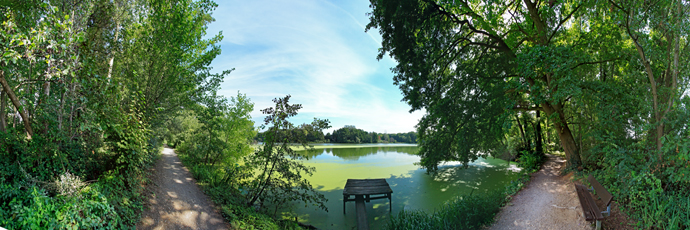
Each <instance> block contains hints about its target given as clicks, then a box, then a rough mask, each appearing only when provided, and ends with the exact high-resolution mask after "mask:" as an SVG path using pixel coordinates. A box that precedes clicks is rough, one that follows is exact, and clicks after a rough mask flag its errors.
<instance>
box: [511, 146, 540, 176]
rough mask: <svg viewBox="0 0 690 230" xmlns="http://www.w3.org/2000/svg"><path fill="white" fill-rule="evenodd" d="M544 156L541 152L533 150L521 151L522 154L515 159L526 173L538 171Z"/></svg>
mask: <svg viewBox="0 0 690 230" xmlns="http://www.w3.org/2000/svg"><path fill="white" fill-rule="evenodd" d="M544 160H545V157H544V155H543V154H539V153H536V152H535V151H526V150H525V151H522V154H521V155H520V157H519V158H518V159H517V162H518V165H519V166H520V167H521V168H522V169H523V170H525V171H526V172H527V173H532V172H536V171H539V169H540V168H541V165H542V163H544Z"/></svg>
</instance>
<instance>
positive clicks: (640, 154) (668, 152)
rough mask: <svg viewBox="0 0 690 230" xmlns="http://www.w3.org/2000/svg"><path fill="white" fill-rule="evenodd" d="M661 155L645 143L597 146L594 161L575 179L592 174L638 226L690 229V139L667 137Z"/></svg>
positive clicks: (581, 178)
mask: <svg viewBox="0 0 690 230" xmlns="http://www.w3.org/2000/svg"><path fill="white" fill-rule="evenodd" d="M662 150H664V151H663V153H664V154H662V155H661V156H659V155H657V154H654V153H651V154H650V152H649V151H648V150H647V149H646V148H645V145H644V144H632V145H628V146H627V147H623V146H621V145H609V146H606V147H604V148H601V149H598V150H597V152H598V153H599V155H597V159H599V161H596V162H597V163H596V164H590V165H592V166H591V167H590V168H589V169H588V170H586V171H583V172H580V173H578V174H576V175H577V177H576V179H580V180H581V181H583V182H584V183H588V182H587V180H586V179H585V178H586V177H587V176H588V175H590V174H591V175H594V177H595V178H596V179H597V181H599V182H600V183H601V184H602V186H604V187H605V188H606V189H607V190H608V191H609V192H610V193H611V194H612V195H613V199H614V200H615V201H616V202H618V203H619V204H620V205H619V207H620V211H621V212H623V213H627V215H628V216H629V217H630V219H631V221H632V222H634V223H635V224H636V226H637V227H638V228H641V229H690V151H689V150H690V140H687V139H682V140H670V139H669V140H668V141H666V142H665V143H664V148H663V149H662Z"/></svg>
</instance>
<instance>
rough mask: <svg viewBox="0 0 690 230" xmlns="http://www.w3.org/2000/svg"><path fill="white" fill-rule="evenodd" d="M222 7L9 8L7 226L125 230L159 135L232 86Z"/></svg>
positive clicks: (53, 3)
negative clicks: (219, 18) (222, 57)
mask: <svg viewBox="0 0 690 230" xmlns="http://www.w3.org/2000/svg"><path fill="white" fill-rule="evenodd" d="M215 7H216V4H215V3H213V2H212V1H208V0H202V1H192V0H175V1H171V0H168V1H162V0H150V1H119V0H115V1H110V0H78V1H77V0H30V1H24V0H9V1H2V2H0V21H1V23H2V28H1V29H0V53H1V55H0V85H2V87H1V90H0V226H3V227H5V228H9V229H49V228H58V229H64V228H67V229H94V228H99V229H100V228H108V229H124V228H131V227H133V225H134V224H135V223H136V221H138V219H139V212H140V210H141V209H142V202H143V196H142V195H141V193H142V189H143V187H144V186H142V184H143V183H145V176H146V175H145V169H146V168H147V166H148V165H150V164H151V163H152V162H153V161H154V160H155V156H156V154H157V153H158V152H159V151H160V148H159V147H160V145H161V143H162V142H161V140H162V139H163V137H162V135H161V133H160V132H158V131H160V130H161V129H163V128H164V127H165V125H164V124H165V123H164V122H163V121H166V120H168V119H171V118H173V117H174V116H175V114H177V113H178V112H179V111H180V110H181V108H183V107H189V106H194V105H196V104H197V102H196V101H199V100H201V99H203V98H205V97H206V96H205V95H207V94H208V93H209V91H212V90H213V89H214V86H215V85H217V83H218V82H219V81H220V80H222V77H223V75H224V74H225V73H223V74H211V73H210V72H209V71H210V67H209V64H210V63H211V61H212V60H213V59H214V58H215V57H216V56H217V55H218V54H219V53H220V49H219V47H218V46H217V45H215V44H216V43H217V42H218V41H220V39H221V38H222V37H221V36H220V35H216V36H213V37H212V38H211V39H208V40H207V39H203V38H202V37H204V36H206V32H205V31H206V25H207V24H208V23H210V22H211V21H212V20H213V18H211V16H210V13H211V11H212V10H213V9H214V8H215Z"/></svg>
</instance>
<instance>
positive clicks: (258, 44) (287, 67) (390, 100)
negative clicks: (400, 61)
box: [208, 0, 423, 133]
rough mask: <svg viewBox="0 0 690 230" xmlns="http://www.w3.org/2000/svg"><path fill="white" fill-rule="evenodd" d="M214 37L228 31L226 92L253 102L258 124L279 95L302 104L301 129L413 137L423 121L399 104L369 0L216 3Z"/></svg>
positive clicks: (222, 61) (221, 66)
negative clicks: (323, 122) (322, 122)
mask: <svg viewBox="0 0 690 230" xmlns="http://www.w3.org/2000/svg"><path fill="white" fill-rule="evenodd" d="M216 2H217V3H218V5H219V6H218V8H217V9H216V11H215V12H214V13H213V17H214V18H215V19H216V21H215V22H214V23H212V24H211V25H210V26H209V28H208V34H209V35H215V34H217V33H218V32H219V31H223V36H224V39H223V41H222V43H221V48H222V54H221V55H220V56H219V57H217V58H216V60H215V61H214V62H213V63H212V67H213V68H214V71H216V72H220V71H222V70H227V69H232V68H235V71H233V72H232V73H231V74H230V75H228V76H226V78H225V82H224V83H223V84H222V86H221V90H220V92H219V93H220V94H222V95H224V96H226V97H230V96H235V95H237V92H238V91H239V92H241V93H243V94H246V95H247V96H248V97H249V98H251V100H252V102H254V104H255V105H254V112H253V113H252V118H253V120H254V121H255V122H256V123H257V125H258V124H260V123H261V122H262V121H263V118H264V116H263V115H262V114H261V112H260V110H261V109H264V108H267V107H272V106H273V104H272V103H273V102H272V101H271V100H272V99H273V98H276V97H283V96H285V95H287V94H290V95H292V99H291V102H292V103H299V104H302V106H303V108H302V109H301V110H300V111H299V115H298V116H296V117H294V118H293V119H292V120H291V121H292V122H293V123H295V124H302V123H308V122H311V121H312V119H313V118H314V117H318V118H323V119H329V120H330V121H331V126H333V128H331V129H329V130H327V132H332V131H333V130H334V129H336V128H340V127H343V126H344V125H355V126H356V127H357V128H361V129H364V130H367V131H376V132H381V133H382V132H387V133H398V132H409V131H414V130H415V129H414V126H415V125H416V124H417V122H418V120H419V119H420V118H421V116H422V115H423V112H420V111H416V112H414V113H409V110H410V107H409V105H407V104H406V103H405V102H401V99H402V94H401V92H400V90H399V89H398V88H397V86H395V85H393V80H392V78H393V74H392V73H391V71H390V68H391V67H393V66H395V61H394V60H392V59H391V58H389V57H385V58H384V59H382V60H380V61H378V60H376V55H377V52H378V48H379V47H380V46H381V36H380V35H379V33H378V31H377V30H370V31H369V32H368V33H365V32H364V27H365V26H366V24H367V23H368V22H369V18H368V16H366V13H368V12H369V11H370V9H369V2H368V1H366V0H351V1H350V0H347V1H345V0H343V1H328V0H293V1H287V0H273V1H264V0H250V1H247V0H241V1H234V0H233V1H221V0H217V1H216Z"/></svg>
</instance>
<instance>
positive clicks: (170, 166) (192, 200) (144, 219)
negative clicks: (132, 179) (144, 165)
mask: <svg viewBox="0 0 690 230" xmlns="http://www.w3.org/2000/svg"><path fill="white" fill-rule="evenodd" d="M152 170H153V172H152V174H153V175H152V178H151V180H152V182H153V183H152V184H149V185H148V186H147V190H148V191H150V192H149V194H150V195H149V197H148V202H147V204H146V205H144V212H143V213H142V216H141V220H140V221H139V223H137V229H229V225H228V224H227V223H226V222H225V219H223V217H222V216H221V215H220V214H219V213H218V212H217V211H216V209H214V207H213V205H212V203H211V201H209V200H208V198H207V197H206V195H205V194H204V193H203V192H201V190H200V189H199V187H198V186H197V185H196V181H195V180H194V178H192V175H191V173H190V172H189V170H187V168H185V167H184V165H182V162H181V161H180V158H178V157H177V154H175V151H174V150H173V149H170V148H165V149H164V150H163V155H162V157H161V159H159V160H158V162H156V166H155V168H153V169H152Z"/></svg>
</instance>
